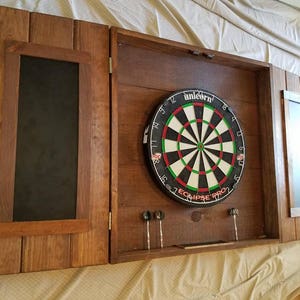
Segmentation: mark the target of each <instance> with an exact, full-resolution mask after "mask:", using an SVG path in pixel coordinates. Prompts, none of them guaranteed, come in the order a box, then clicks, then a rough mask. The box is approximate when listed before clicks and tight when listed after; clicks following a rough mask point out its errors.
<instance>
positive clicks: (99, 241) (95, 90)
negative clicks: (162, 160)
mask: <svg viewBox="0 0 300 300" xmlns="http://www.w3.org/2000/svg"><path fill="white" fill-rule="evenodd" d="M74 38H75V43H74V45H75V49H77V50H80V51H86V52H88V53H90V56H91V61H92V64H91V69H90V74H91V76H90V78H91V79H90V95H89V96H90V99H91V128H90V130H91V132H90V135H89V137H88V138H89V141H90V143H91V144H90V147H91V155H90V157H89V160H90V161H89V163H90V168H91V176H90V190H89V208H90V209H89V216H88V217H89V220H90V231H89V232H87V233H80V234H76V235H73V236H72V261H71V264H72V266H76V267H78V266H85V265H95V264H103V263H106V262H107V261H108V208H109V183H110V181H109V172H110V170H109V168H110V153H109V151H110V144H109V139H110V130H109V128H110V126H109V121H110V119H109V74H108V55H109V52H108V51H109V43H108V38H109V34H108V27H106V26H102V25H97V24H92V23H88V22H81V21H76V22H75V35H74Z"/></svg>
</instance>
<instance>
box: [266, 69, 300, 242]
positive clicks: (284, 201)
mask: <svg viewBox="0 0 300 300" xmlns="http://www.w3.org/2000/svg"><path fill="white" fill-rule="evenodd" d="M272 69H273V91H272V107H273V130H274V157H275V166H276V168H275V174H276V193H277V198H278V201H279V219H280V222H279V230H280V238H281V240H282V241H283V242H287V241H293V240H295V239H296V231H295V220H294V219H292V218H290V217H289V215H290V213H289V200H288V197H287V192H288V191H287V186H288V185H287V173H286V151H285V145H284V137H283V129H284V128H283V125H284V124H283V119H282V118H283V107H282V102H281V91H282V90H285V89H286V78H285V71H284V70H281V69H278V68H276V67H273V68H272Z"/></svg>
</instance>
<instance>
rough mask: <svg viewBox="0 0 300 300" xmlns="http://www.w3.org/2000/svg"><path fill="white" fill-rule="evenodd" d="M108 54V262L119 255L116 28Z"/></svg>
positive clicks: (111, 36) (113, 260)
mask: <svg viewBox="0 0 300 300" xmlns="http://www.w3.org/2000/svg"><path fill="white" fill-rule="evenodd" d="M110 48H111V49H110V55H111V57H112V76H111V94H110V97H111V111H112V116H111V128H112V132H111V191H110V193H111V195H110V197H111V204H110V205H111V211H112V224H111V234H110V262H112V263H113V262H116V261H117V260H118V255H119V236H118V234H119V232H118V228H119V209H118V201H119V188H118V179H119V174H118V167H119V155H118V153H119V136H118V127H119V118H118V89H119V85H118V33H117V30H116V28H113V29H111V31H110Z"/></svg>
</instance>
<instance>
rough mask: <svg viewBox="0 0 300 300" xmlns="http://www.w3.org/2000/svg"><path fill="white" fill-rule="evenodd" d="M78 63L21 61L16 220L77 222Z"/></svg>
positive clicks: (25, 58) (31, 58)
mask: <svg viewBox="0 0 300 300" xmlns="http://www.w3.org/2000/svg"><path fill="white" fill-rule="evenodd" d="M78 86H79V64H78V63H73V62H66V61H58V60H51V59H44V58H37V57H31V56H24V55H22V56H21V62H20V84H19V103H18V125H17V149H16V168H15V185H14V207H13V220H14V221H38V220H59V219H73V218H76V200H77V162H78V113H79V111H78V105H79V88H78Z"/></svg>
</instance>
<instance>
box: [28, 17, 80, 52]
mask: <svg viewBox="0 0 300 300" xmlns="http://www.w3.org/2000/svg"><path fill="white" fill-rule="evenodd" d="M30 16H31V18H30V42H31V43H37V44H42V45H49V46H54V47H61V48H67V49H72V48H73V34H74V33H73V20H72V19H68V18H62V17H55V16H50V15H44V14H43V15H42V14H38V13H32V14H31V15H30Z"/></svg>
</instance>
